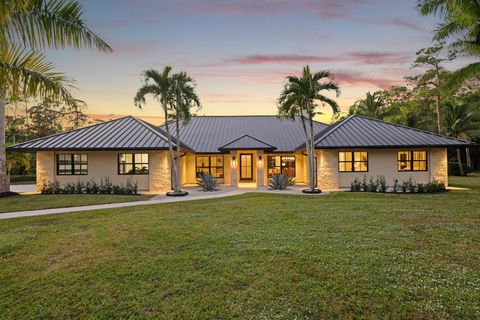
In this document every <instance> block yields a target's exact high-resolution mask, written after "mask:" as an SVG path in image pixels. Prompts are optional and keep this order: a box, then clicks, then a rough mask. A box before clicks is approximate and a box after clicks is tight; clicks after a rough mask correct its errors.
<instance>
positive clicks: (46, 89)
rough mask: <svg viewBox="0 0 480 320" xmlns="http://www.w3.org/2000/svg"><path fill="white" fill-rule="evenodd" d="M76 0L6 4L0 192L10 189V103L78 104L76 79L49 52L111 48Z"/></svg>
mask: <svg viewBox="0 0 480 320" xmlns="http://www.w3.org/2000/svg"><path fill="white" fill-rule="evenodd" d="M82 15H83V12H82V8H81V6H80V4H79V3H78V1H75V0H8V1H5V0H1V1H0V193H2V192H7V191H8V190H9V182H8V178H7V165H6V152H5V109H6V100H7V98H8V97H12V96H25V97H41V98H45V97H47V98H51V99H54V100H59V101H63V102H65V103H67V104H69V103H72V101H74V99H73V97H72V95H71V94H70V91H69V89H70V87H71V85H72V80H71V79H70V78H68V77H66V76H65V75H64V74H62V73H58V72H55V71H54V65H53V63H52V62H51V61H49V60H48V59H47V58H46V56H45V55H44V54H43V53H42V52H41V51H40V50H44V49H47V48H50V49H59V48H65V47H74V48H81V47H90V48H97V49H99V50H102V51H107V52H109V51H111V48H110V47H109V46H108V44H107V43H105V42H104V41H103V40H102V39H101V38H100V37H98V36H97V35H96V34H95V33H93V32H92V31H91V30H90V29H89V28H88V27H87V25H86V23H85V21H84V20H83V19H82Z"/></svg>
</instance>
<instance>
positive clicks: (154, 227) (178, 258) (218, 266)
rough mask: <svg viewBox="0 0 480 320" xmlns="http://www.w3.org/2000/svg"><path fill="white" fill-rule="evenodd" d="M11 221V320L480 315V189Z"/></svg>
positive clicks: (264, 199)
mask: <svg viewBox="0 0 480 320" xmlns="http://www.w3.org/2000/svg"><path fill="white" fill-rule="evenodd" d="M454 183H455V184H457V185H461V186H465V187H472V188H474V190H473V191H452V192H448V193H444V194H436V195H383V194H364V193H337V194H332V195H329V196H320V197H308V196H291V195H284V196H283V195H268V194H246V195H242V196H236V197H230V198H223V199H214V200H203V201H193V202H182V203H171V204H164V205H155V206H145V207H131V208H122V209H114V210H102V211H95V212H83V213H69V214H64V215H52V216H42V217H30V218H22V219H12V220H4V221H0V297H1V299H0V315H2V317H3V318H14V319H21V318H25V319H27V318H28V319H29V318H37V319H45V318H54V319H61V318H90V319H93V318H103V319H106V318H123V319H126V318H131V319H141V318H152V319H154V318H155V319H156V318H164V319H172V318H176V319H220V318H221V319H232V318H243V319H320V318H382V319H383V318H390V319H392V318H416V319H423V318H427V319H438V318H463V319H473V318H479V317H480V305H479V301H480V268H479V266H480V179H479V178H461V179H454Z"/></svg>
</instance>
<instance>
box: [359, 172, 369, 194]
mask: <svg viewBox="0 0 480 320" xmlns="http://www.w3.org/2000/svg"><path fill="white" fill-rule="evenodd" d="M361 187H362V191H365V192H367V191H368V183H367V176H366V175H364V176H363V180H362V183H361Z"/></svg>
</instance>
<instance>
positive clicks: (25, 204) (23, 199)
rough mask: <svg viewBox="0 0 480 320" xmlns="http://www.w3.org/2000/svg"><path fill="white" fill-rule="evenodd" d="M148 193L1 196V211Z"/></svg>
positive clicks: (137, 197) (133, 197)
mask: <svg viewBox="0 0 480 320" xmlns="http://www.w3.org/2000/svg"><path fill="white" fill-rule="evenodd" d="M151 197H152V196H146V195H129V196H127V195H107V194H56V195H39V194H36V195H18V196H12V197H3V198H0V213H5V212H12V211H24V210H37V209H51V208H62V207H76V206H87V205H92V204H104V203H115V202H127V201H140V200H147V199H149V198H151Z"/></svg>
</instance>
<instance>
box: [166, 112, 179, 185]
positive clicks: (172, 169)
mask: <svg viewBox="0 0 480 320" xmlns="http://www.w3.org/2000/svg"><path fill="white" fill-rule="evenodd" d="M163 112H164V114H165V131H166V133H167V141H168V157H169V158H170V172H171V175H172V184H173V192H174V193H176V192H179V191H180V190H178V180H177V170H175V161H174V160H173V146H172V136H171V135H170V129H169V127H168V111H167V105H166V104H165V103H163Z"/></svg>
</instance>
